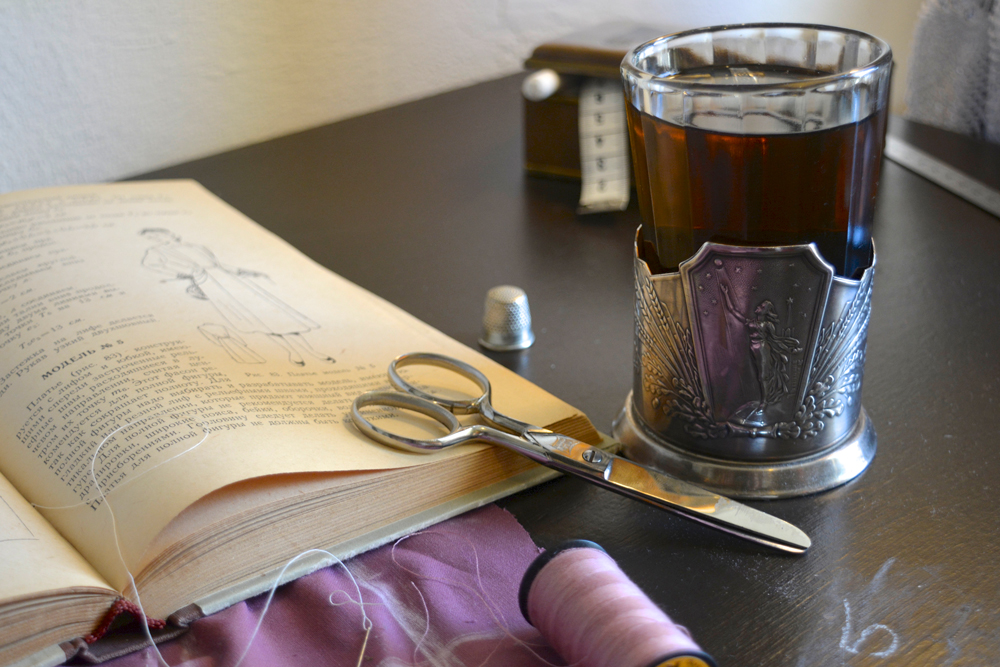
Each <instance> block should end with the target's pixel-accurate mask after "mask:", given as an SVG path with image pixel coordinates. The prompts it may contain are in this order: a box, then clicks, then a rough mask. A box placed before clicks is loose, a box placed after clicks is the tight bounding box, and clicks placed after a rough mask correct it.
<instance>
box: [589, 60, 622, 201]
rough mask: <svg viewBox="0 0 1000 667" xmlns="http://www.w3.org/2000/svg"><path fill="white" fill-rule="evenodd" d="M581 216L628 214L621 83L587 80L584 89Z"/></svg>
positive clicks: (608, 80) (605, 80) (612, 80)
mask: <svg viewBox="0 0 1000 667" xmlns="http://www.w3.org/2000/svg"><path fill="white" fill-rule="evenodd" d="M579 123H580V176H581V181H582V187H581V189H580V207H579V212H580V213H599V212H603V211H624V210H625V209H626V208H628V199H629V190H630V188H631V186H632V182H631V179H630V173H629V171H630V166H631V165H630V163H629V158H628V154H629V144H628V129H627V127H626V120H625V98H624V96H623V95H622V87H621V83H619V82H618V81H617V80H614V79H586V80H585V81H584V82H583V85H582V86H581V88H580V118H579Z"/></svg>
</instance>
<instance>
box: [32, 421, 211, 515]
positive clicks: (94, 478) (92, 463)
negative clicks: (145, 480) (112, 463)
mask: <svg viewBox="0 0 1000 667" xmlns="http://www.w3.org/2000/svg"><path fill="white" fill-rule="evenodd" d="M160 416H161V415H160V414H159V413H157V414H152V415H147V416H145V417H143V418H142V419H136V420H135V421H130V422H128V423H126V424H122V425H121V426H119V427H118V428H116V429H115V430H113V431H111V433H108V434H107V435H106V436H104V439H103V440H101V442H100V444H99V445H97V449H95V450H94V455H93V456H92V457H91V458H90V479H91V480H92V481H93V483H94V487H95V488H96V489H97V492H98V493H99V494H100V495H101V500H102V501H105V500H106V499H107V497H106V496H105V495H104V492H103V491H102V490H101V487H100V484H99V483H98V481H97V472H96V466H97V455H98V454H99V453H100V451H101V447H103V446H104V445H105V444H106V443H107V442H108V440H110V439H111V438H112V437H114V435H115V434H116V433H118V432H119V431H122V430H124V429H126V428H128V427H129V426H135V425H136V424H141V423H142V422H144V421H147V420H149V419H153V418H154V417H160ZM168 416H169V415H168ZM198 426H201V430H202V431H203V432H204V433H205V435H203V436H202V438H201V440H199V441H198V442H196V443H195V444H194V445H192V446H191V447H188V448H187V449H185V450H184V451H183V452H180V453H178V454H175V455H174V456H171V457H170V458H168V459H165V460H163V461H160V462H159V463H157V464H156V465H155V466H153V467H152V468H149V469H147V470H143V471H142V472H141V473H139V474H138V475H135V476H130V477H129V478H128V479H126V480H125V481H124V482H122V483H121V484H119V485H118V486H116V487H115V488H114V489H111V491H114V490H116V489H120V488H122V487H124V486H128V485H129V484H131V483H132V482H134V481H136V480H137V479H139V478H140V477H142V476H143V475H145V474H147V473H150V472H153V471H154V470H156V469H157V468H159V467H160V466H161V465H163V464H165V463H170V462H171V461H173V460H175V459H179V458H180V457H182V456H184V455H185V454H187V453H188V452H190V451H193V450H195V449H196V448H198V447H199V446H200V445H201V444H202V443H203V442H205V441H206V440H208V435H209V430H208V429H207V428H205V425H204V424H198ZM111 491H108V493H111ZM90 503H91V501H90V500H89V499H86V500H82V501H80V502H78V503H74V504H73V505H54V506H51V505H39V504H38V503H31V506H32V507H35V508H38V509H43V510H68V509H73V508H74V507H80V506H81V505H89V504H90ZM112 516H114V514H113V513H112Z"/></svg>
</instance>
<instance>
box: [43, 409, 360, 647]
mask: <svg viewBox="0 0 1000 667" xmlns="http://www.w3.org/2000/svg"><path fill="white" fill-rule="evenodd" d="M156 416H158V415H155V414H154V415H148V416H146V417H143V418H142V419H137V420H135V421H132V422H128V423H126V424H123V425H122V426H119V427H118V428H116V429H114V430H113V431H111V432H110V433H108V434H107V435H106V436H105V437H104V438H103V439H102V440H101V442H100V444H98V445H97V448H96V449H95V450H94V455H93V457H91V459H90V478H91V481H92V482H93V484H94V488H96V489H97V493H98V495H99V496H100V501H101V505H104V506H106V507H107V508H108V514H109V515H110V516H111V531H112V536H113V537H114V542H115V551H116V552H117V553H118V561H119V562H120V563H121V566H122V569H124V570H125V575H126V576H127V577H128V581H129V585H128V586H127V587H126V589H125V591H123V594H125V595H126V596H129V591H131V594H132V595H133V596H134V597H135V604H136V606H138V607H139V613H140V614H141V618H140V619H139V624H140V625H141V626H142V629H143V632H144V633H145V635H146V639H147V640H148V641H149V645H150V648H152V649H153V651H154V652H155V653H156V657H157V659H158V660H159V662H160V663H161V664H162V665H163V666H164V667H170V664H169V663H168V662H167V660H166V658H164V657H163V654H162V653H161V652H160V648H159V647H158V646H157V645H156V641H155V640H154V639H153V634H152V632H150V629H149V626H148V625H147V623H146V619H147V618H148V617H147V615H146V610H145V609H144V608H143V606H142V600H141V598H140V596H139V588H138V586H136V583H135V578H134V577H133V576H132V572H131V571H130V570H129V568H128V565H127V564H126V563H125V556H124V554H122V549H121V541H120V539H119V537H118V520H117V519H116V518H115V513H114V510H113V509H112V508H111V501H110V500H109V499H108V497H107V496H106V495H105V494H104V490H103V489H102V488H101V484H100V482H99V481H98V480H97V471H96V465H97V455H98V454H99V453H100V451H101V448H102V447H103V446H104V445H105V444H106V443H107V442H108V440H110V439H111V438H112V437H113V436H114V435H115V434H116V433H118V432H119V431H121V430H122V429H125V428H128V427H129V426H132V425H134V424H138V423H140V422H143V421H146V420H147V419H152V418H153V417H156ZM199 425H200V426H201V427H202V430H203V431H204V432H205V435H204V436H203V437H202V439H201V440H199V441H198V442H197V443H195V444H194V445H193V446H192V447H189V448H188V449H185V450H184V451H183V452H180V453H179V454H177V455H175V456H172V457H170V458H168V459H166V460H164V461H161V462H160V463H157V464H156V465H155V466H153V467H152V468H150V469H148V470H144V471H143V472H142V473H140V474H139V475H136V476H135V477H134V478H130V479H128V480H126V481H125V482H123V483H122V484H120V485H119V486H118V487H116V488H120V487H121V486H124V485H125V484H128V483H129V482H132V481H135V480H136V479H138V478H139V477H142V476H143V475H145V474H146V473H148V472H152V471H153V470H155V469H156V468H159V467H160V466H161V465H163V464H164V463H168V462H170V461H173V460H175V459H178V458H180V457H181V456H183V455H184V454H187V453H188V452H190V451H192V450H193V449H195V448H196V447H198V446H199V445H201V444H202V443H203V442H205V441H206V440H207V439H208V435H209V431H208V429H207V428H205V426H204V425H203V424H199ZM89 503H90V501H87V500H85V501H82V502H79V503H76V504H74V505H63V506H53V507H50V506H46V505H38V504H35V503H32V506H34V507H38V508H41V509H49V510H62V509H71V508H74V507H79V506H81V505H87V504H89ZM311 553H322V554H326V555H327V556H329V557H330V558H333V559H334V560H335V561H336V562H337V563H338V564H339V565H340V566H342V567H343V568H344V570H345V571H346V572H347V576H348V577H350V579H351V582H352V583H353V584H354V589H355V590H356V591H357V593H358V602H357V603H355V604H357V605H358V606H360V607H361V617H362V620H361V627H362V629H363V630H364V631H365V637H364V640H363V642H362V644H361V654H360V655H359V656H358V662H357V666H358V667H360V665H361V662H362V660H363V659H364V655H365V649H366V648H367V647H368V637H369V635H370V634H371V630H372V622H371V619H369V618H368V614H367V613H366V612H365V608H364V600H363V598H362V596H361V587H360V586H359V585H358V582H357V580H356V579H355V578H354V575H353V574H352V573H351V570H350V569H349V568H348V567H347V565H345V564H344V562H343V561H342V560H340V558H338V557H337V556H335V555H334V554H332V553H330V552H329V551H325V550H323V549H308V550H306V551H303V552H302V553H300V554H298V555H297V556H295V557H294V558H292V559H291V560H290V561H288V562H287V563H285V566H284V567H283V568H281V571H280V572H279V573H278V576H277V577H276V578H275V580H274V584H273V585H272V586H271V590H270V592H269V593H268V596H267V602H266V603H265V604H264V608H263V609H262V610H261V613H260V617H259V618H258V619H257V625H256V627H254V630H253V633H252V634H251V635H250V639H249V641H247V645H246V648H245V649H243V653H242V655H240V657H239V659H238V660H237V661H236V664H235V665H234V666H233V667H239V665H240V664H241V663H242V662H243V659H244V658H245V657H246V655H247V653H248V652H249V651H250V646H251V644H253V641H254V639H256V637H257V633H258V632H259V630H260V626H261V624H262V623H263V622H264V616H265V615H266V614H267V611H268V609H269V608H270V606H271V600H272V599H273V598H274V593H275V591H276V590H277V589H278V585H279V584H280V583H281V579H282V577H283V576H284V575H285V571H286V570H288V568H289V567H290V566H291V565H292V564H293V563H294V562H295V561H297V560H298V559H300V558H302V557H303V556H306V555H308V554H311ZM345 594H346V593H345ZM347 597H348V599H349V600H351V602H354V600H353V599H352V598H351V597H350V595H348V596H347ZM332 598H333V593H331V594H330V599H329V601H330V604H334V603H333V600H332Z"/></svg>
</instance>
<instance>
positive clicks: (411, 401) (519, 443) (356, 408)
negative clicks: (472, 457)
mask: <svg viewBox="0 0 1000 667" xmlns="http://www.w3.org/2000/svg"><path fill="white" fill-rule="evenodd" d="M365 407H381V408H402V409H403V410H410V411H413V412H418V413H420V414H422V415H426V416H427V417H430V418H431V419H434V420H435V421H437V422H438V423H440V424H441V425H442V426H444V427H445V428H446V429H448V433H447V434H445V435H442V436H440V437H437V438H430V439H426V440H424V439H420V438H413V437H409V436H405V435H400V434H398V433H392V432H390V431H387V430H385V429H382V428H379V427H378V426H376V425H375V424H373V423H372V422H371V421H370V420H369V419H368V418H367V417H365V416H364V415H363V414H361V408H365ZM351 419H352V420H353V421H354V425H355V426H357V427H358V430H360V431H361V432H362V433H364V434H365V435H367V436H368V437H369V438H371V439H372V440H375V441H377V442H381V443H382V444H383V445H388V446H390V447H393V448H395V449H400V450H403V451H407V452H414V453H417V454H428V453H431V452H436V451H439V450H442V449H446V448H448V447H453V446H455V445H461V444H465V443H467V442H472V441H474V440H475V441H477V442H483V443H485V444H489V445H499V446H501V447H507V448H509V449H513V450H514V451H516V452H518V453H519V454H523V455H525V456H527V457H529V458H531V459H532V460H534V461H537V462H538V463H543V464H547V462H548V457H547V454H546V452H545V450H544V448H543V447H542V446H540V445H538V444H536V443H535V442H533V441H531V440H528V439H525V438H521V437H519V436H517V435H512V434H510V433H506V432H504V431H501V430H499V429H495V428H491V427H489V426H483V425H481V424H473V425H471V426H462V424H461V423H459V421H458V420H457V419H455V416H454V415H453V414H452V413H451V411H449V410H448V409H446V408H444V407H441V406H440V405H438V404H437V403H436V402H433V401H430V400H428V399H426V398H423V397H421V396H414V395H412V394H407V393H403V392H399V391H369V392H367V393H365V394H362V395H361V396H358V397H357V398H356V399H354V403H353V404H352V405H351ZM541 430H542V431H544V429H541Z"/></svg>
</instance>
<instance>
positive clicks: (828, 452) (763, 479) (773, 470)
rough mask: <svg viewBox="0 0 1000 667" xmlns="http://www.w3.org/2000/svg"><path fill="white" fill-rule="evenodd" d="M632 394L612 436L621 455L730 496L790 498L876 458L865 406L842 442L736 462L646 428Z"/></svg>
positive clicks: (835, 481) (834, 482)
mask: <svg viewBox="0 0 1000 667" xmlns="http://www.w3.org/2000/svg"><path fill="white" fill-rule="evenodd" d="M634 405H635V404H634V402H633V399H632V393H631V392H629V395H628V398H626V400H625V406H624V407H623V408H622V410H621V412H620V413H619V415H618V417H617V418H616V419H615V422H614V424H613V425H612V434H613V435H614V437H615V438H616V439H618V440H619V441H620V442H621V443H622V445H623V450H622V453H623V454H624V455H625V456H626V457H627V458H629V459H631V460H633V461H636V462H638V463H641V464H643V465H647V466H650V467H652V468H656V469H658V470H662V471H663V472H666V473H669V474H671V475H674V476H676V477H679V478H681V479H684V480H687V481H690V482H692V483H695V484H698V485H699V486H703V487H705V488H707V489H709V490H711V491H714V492H716V493H719V494H722V495H726V496H729V497H731V498H743V499H755V498H756V499H761V498H787V497H792V496H802V495H806V494H810V493H818V492H820V491H826V490H827V489H831V488H833V487H836V486H840V485H841V484H845V483H846V482H849V481H850V480H852V479H854V478H855V477H857V476H858V475H860V474H861V473H862V472H864V470H865V469H866V468H867V467H868V465H869V464H870V463H871V462H872V459H874V458H875V446H876V436H875V427H874V426H873V425H872V423H871V420H870V419H869V418H868V414H867V413H866V412H865V410H864V408H862V409H861V411H860V414H859V416H858V419H857V421H856V422H855V424H854V428H853V429H851V431H850V432H849V433H848V434H847V436H846V437H845V438H844V439H843V440H842V441H841V442H839V443H836V444H834V445H833V446H831V447H829V448H827V449H825V450H823V451H820V452H817V453H815V454H812V455H810V456H805V457H800V458H795V459H791V460H785V461H753V462H749V461H732V460H722V459H716V458H712V457H708V456H702V455H699V454H695V453H692V452H691V451H689V450H685V449H683V448H681V447H678V446H676V445H673V444H671V443H670V442H668V441H667V440H665V439H663V438H662V437H660V436H657V435H656V434H654V433H651V432H650V431H649V430H647V429H646V428H644V427H643V426H642V422H641V420H639V419H637V416H636V414H635V407H634Z"/></svg>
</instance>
